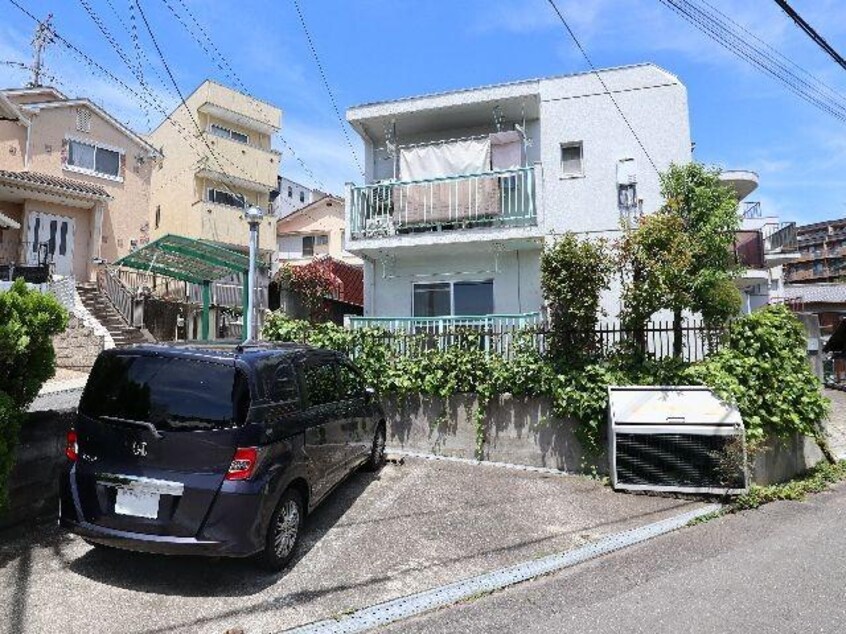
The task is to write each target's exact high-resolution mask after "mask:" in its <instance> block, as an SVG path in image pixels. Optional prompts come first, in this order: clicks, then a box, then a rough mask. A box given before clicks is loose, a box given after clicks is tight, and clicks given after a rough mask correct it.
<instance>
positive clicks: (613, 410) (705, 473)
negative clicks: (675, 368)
mask: <svg viewBox="0 0 846 634" xmlns="http://www.w3.org/2000/svg"><path fill="white" fill-rule="evenodd" d="M609 402H610V407H609V413H608V416H609V445H610V447H609V456H610V459H611V480H612V484H613V486H614V488H615V489H629V490H649V491H678V492H684V493H718V494H725V493H740V492H743V491H745V490H746V487H747V473H746V446H745V434H744V429H743V422H742V420H741V418H740V414H739V412H738V411H737V409H736V408H735V407H733V406H732V405H729V404H728V403H725V402H723V401H721V400H720V399H718V398H717V397H716V396H715V395H714V394H713V393H712V392H711V391H710V390H708V388H705V387H702V386H693V387H653V386H627V387H611V388H609Z"/></svg>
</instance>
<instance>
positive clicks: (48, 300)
mask: <svg viewBox="0 0 846 634" xmlns="http://www.w3.org/2000/svg"><path fill="white" fill-rule="evenodd" d="M66 327H67V312H66V311H65V309H64V308H62V306H61V305H60V304H59V302H58V301H56V298H54V297H53V296H52V295H46V294H43V293H39V292H37V291H33V290H30V289H29V288H27V286H26V284H25V283H24V281H23V280H22V279H19V280H17V281H16V282H15V283H14V284H13V285H12V288H11V289H9V290H8V291H6V292H3V293H0V507H2V506H4V504H5V500H6V481H7V478H8V476H9V471H10V470H11V468H12V456H13V454H14V450H15V447H16V446H17V443H18V433H19V430H20V424H21V420H22V419H23V413H24V412H25V411H26V408H27V407H28V406H29V405H30V403H32V401H33V400H34V399H35V397H36V396H37V395H38V391H39V390H40V389H41V386H42V385H43V384H44V382H45V381H46V380H47V379H49V378H50V377H51V376H53V373H54V372H55V362H56V355H55V353H54V351H53V342H52V339H51V337H52V336H53V335H55V334H57V333H60V332H62V331H63V330H64V329H65V328H66Z"/></svg>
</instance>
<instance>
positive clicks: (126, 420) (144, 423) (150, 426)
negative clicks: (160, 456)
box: [99, 416, 162, 440]
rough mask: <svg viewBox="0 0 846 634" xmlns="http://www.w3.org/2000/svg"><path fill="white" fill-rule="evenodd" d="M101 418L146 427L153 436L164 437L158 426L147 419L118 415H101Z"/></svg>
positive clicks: (156, 437) (111, 421) (121, 423)
mask: <svg viewBox="0 0 846 634" xmlns="http://www.w3.org/2000/svg"><path fill="white" fill-rule="evenodd" d="M99 418H100V419H102V420H107V421H109V422H110V423H118V424H120V425H132V426H135V427H143V428H144V429H146V430H147V431H149V432H150V433H151V434H153V437H154V438H155V439H156V440H158V439H160V438H162V434H161V432H160V431H159V430H158V429H156V426H155V425H153V423H150V422H148V421H145V420H132V419H131V418H119V417H117V416H100V417H99Z"/></svg>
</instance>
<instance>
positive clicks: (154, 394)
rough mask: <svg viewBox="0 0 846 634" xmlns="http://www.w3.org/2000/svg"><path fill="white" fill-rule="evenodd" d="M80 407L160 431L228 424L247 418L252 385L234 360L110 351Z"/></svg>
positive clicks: (98, 365) (98, 366)
mask: <svg viewBox="0 0 846 634" xmlns="http://www.w3.org/2000/svg"><path fill="white" fill-rule="evenodd" d="M79 410H80V413H82V414H85V415H87V416H93V417H98V418H99V417H103V416H111V417H115V418H121V419H127V420H134V421H144V422H149V423H152V424H153V425H155V426H156V428H157V429H160V430H171V431H190V430H201V429H223V428H226V427H233V426H236V425H240V424H243V423H244V420H245V418H246V413H247V411H248V410H249V389H248V386H247V383H246V378H245V377H244V376H243V374H242V373H241V372H238V371H237V370H236V368H235V366H234V364H233V365H224V364H220V363H208V362H203V361H194V360H191V359H174V358H167V357H152V356H143V355H110V356H104V357H101V358H100V359H98V360H97V363H96V364H95V365H94V368H93V369H92V371H91V376H90V378H89V379H88V385H87V386H86V388H85V392H84V394H83V395H82V400H81V402H80V405H79Z"/></svg>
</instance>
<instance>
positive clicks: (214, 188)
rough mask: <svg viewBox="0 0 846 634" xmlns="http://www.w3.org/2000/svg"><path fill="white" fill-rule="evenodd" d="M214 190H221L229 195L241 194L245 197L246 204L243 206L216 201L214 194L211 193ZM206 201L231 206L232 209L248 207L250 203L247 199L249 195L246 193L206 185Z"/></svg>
mask: <svg viewBox="0 0 846 634" xmlns="http://www.w3.org/2000/svg"><path fill="white" fill-rule="evenodd" d="M212 192H220V193H221V194H226V195H227V196H240V197H241V198H243V199H244V204H243V206H241V207H239V206H238V205H229V204H227V203H221V202H218V201H216V200H214V199H213V198H212V194H211V193H212ZM206 202H207V203H211V204H212V205H220V206H222V207H231V208H232V209H246V208H247V206H248V205H249V202H248V201H247V197H246V196H245V195H244V194H241V193H232V192H228V191H226V190H224V189H218V188H217V187H206Z"/></svg>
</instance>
